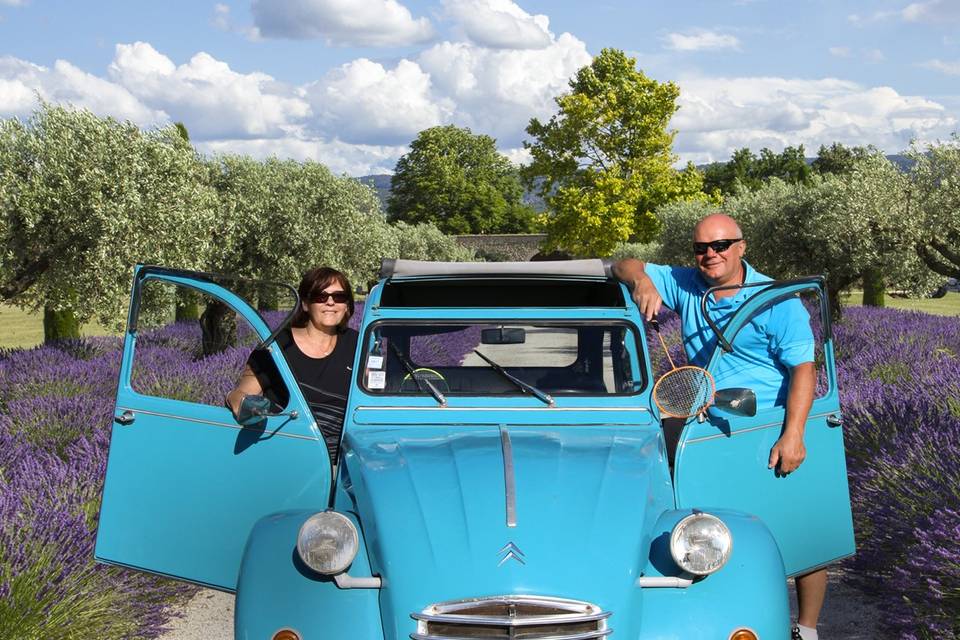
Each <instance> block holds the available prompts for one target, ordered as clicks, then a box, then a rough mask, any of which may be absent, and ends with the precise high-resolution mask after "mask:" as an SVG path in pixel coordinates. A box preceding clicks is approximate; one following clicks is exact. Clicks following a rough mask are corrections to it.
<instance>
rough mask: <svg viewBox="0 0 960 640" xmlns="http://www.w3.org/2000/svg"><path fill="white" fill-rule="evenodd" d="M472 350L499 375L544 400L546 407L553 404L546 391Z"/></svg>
mask: <svg viewBox="0 0 960 640" xmlns="http://www.w3.org/2000/svg"><path fill="white" fill-rule="evenodd" d="M473 352H474V353H475V354H477V355H478V356H480V357H481V358H483V359H484V361H485V362H486V363H487V364H489V365H490V366H491V367H493V370H494V371H496V372H497V373H499V374H500V375H502V376H503V377H504V378H506V379H507V380H509V381H510V382H512V383H513V384H515V385H517V386H518V387H520V389H521V390H523V391H526V392H527V393H532V394H533V395H534V396H536V398H537V399H538V400H540V401H542V402H545V403H546V404H547V406H548V407H552V406H554V402H553V398H552V397H551V396H550V395H549V394H546V393H544V392H543V391H540V389H537V388H536V387H535V386H533V385H532V384H527V383H526V382H524V381H523V380H521V379H520V378H518V377H517V376H515V375H513V374H511V373H508V372H507V370H506V369H504V368H503V367H501V366H500V365H498V364H497V363H496V362H494V361H493V360H491V359H490V358H488V357H487V356H485V355H483V354H482V353H480V352H479V351H477V350H476V349H474V350H473Z"/></svg>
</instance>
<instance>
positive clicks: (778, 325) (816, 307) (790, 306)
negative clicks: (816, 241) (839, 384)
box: [713, 287, 833, 408]
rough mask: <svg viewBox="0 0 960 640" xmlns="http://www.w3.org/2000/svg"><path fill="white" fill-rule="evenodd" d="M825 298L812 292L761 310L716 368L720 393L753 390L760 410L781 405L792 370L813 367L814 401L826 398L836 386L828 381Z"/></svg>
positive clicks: (788, 296) (778, 300) (749, 319)
mask: <svg viewBox="0 0 960 640" xmlns="http://www.w3.org/2000/svg"><path fill="white" fill-rule="evenodd" d="M822 295H823V293H822V290H821V289H819V288H818V287H810V288H808V289H803V290H800V291H792V292H790V293H785V294H783V295H779V296H772V297H770V299H768V300H766V301H764V303H763V304H761V305H759V306H757V307H756V308H755V309H754V310H753V311H752V312H751V313H750V314H749V316H748V317H747V318H746V319H745V321H744V322H743V324H741V325H740V326H739V328H738V329H737V330H736V332H735V333H734V334H733V336H732V338H731V339H730V343H731V346H732V347H733V352H732V353H723V352H721V353H720V355H719V357H718V358H717V360H716V362H715V364H714V366H713V373H714V375H715V377H716V384H717V388H718V389H723V388H728V387H749V388H752V389H754V391H755V392H756V393H757V397H758V406H759V407H760V408H763V407H769V406H783V405H784V404H785V401H786V396H787V390H788V388H789V380H790V375H789V374H790V369H792V367H794V366H796V365H798V364H801V363H804V362H813V363H814V366H815V370H816V376H817V385H816V391H815V396H814V397H816V398H820V397H823V396H825V395H827V394H828V393H829V391H830V389H831V385H832V384H833V383H832V381H831V380H830V379H829V378H828V376H827V366H826V351H825V349H824V341H825V339H826V335H825V331H824V329H825V324H824V319H823V314H822V313H821V309H823V308H825V305H823V304H822V303H823V299H822Z"/></svg>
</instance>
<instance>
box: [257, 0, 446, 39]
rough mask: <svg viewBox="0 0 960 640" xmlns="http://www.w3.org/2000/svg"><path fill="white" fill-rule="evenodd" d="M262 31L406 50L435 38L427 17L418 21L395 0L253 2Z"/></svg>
mask: <svg viewBox="0 0 960 640" xmlns="http://www.w3.org/2000/svg"><path fill="white" fill-rule="evenodd" d="M251 10H252V12H253V19H254V23H255V26H256V29H257V31H258V33H259V34H260V35H261V36H263V37H268V38H293V39H300V40H307V39H313V38H321V39H323V40H325V41H326V42H328V43H330V44H337V45H366V46H401V45H408V44H415V43H419V42H425V41H427V40H429V39H430V38H432V37H433V27H432V26H431V24H430V20H428V19H427V18H414V17H413V15H412V14H411V13H410V10H409V9H407V8H406V7H405V6H403V5H402V4H400V3H399V2H397V1H396V0H254V2H253V5H252V7H251Z"/></svg>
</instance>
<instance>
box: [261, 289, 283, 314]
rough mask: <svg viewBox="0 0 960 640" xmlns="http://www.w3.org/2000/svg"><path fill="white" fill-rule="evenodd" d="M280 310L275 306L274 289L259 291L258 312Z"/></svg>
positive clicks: (275, 296) (275, 291)
mask: <svg viewBox="0 0 960 640" xmlns="http://www.w3.org/2000/svg"><path fill="white" fill-rule="evenodd" d="M279 308H280V305H279V304H277V290H276V289H269V290H268V289H266V288H264V289H261V290H260V292H259V295H257V310H258V311H277V310H278V309H279Z"/></svg>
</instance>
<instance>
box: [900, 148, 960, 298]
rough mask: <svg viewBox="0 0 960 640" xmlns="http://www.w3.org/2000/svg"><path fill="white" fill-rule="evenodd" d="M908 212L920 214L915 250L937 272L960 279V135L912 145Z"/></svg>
mask: <svg viewBox="0 0 960 640" xmlns="http://www.w3.org/2000/svg"><path fill="white" fill-rule="evenodd" d="M910 157H911V158H912V159H913V160H914V161H915V164H914V166H913V170H912V171H911V173H910V182H911V185H910V206H909V212H908V215H910V216H911V217H913V216H920V218H921V220H922V226H923V230H924V233H923V235H922V237H921V239H920V242H919V244H918V245H917V250H918V252H919V255H920V257H921V259H922V260H923V262H924V264H926V265H927V267H929V268H930V269H931V270H932V271H933V272H934V273H936V274H938V275H939V276H945V277H952V278H958V279H960V137H958V136H957V135H956V134H954V136H953V138H952V139H951V140H950V141H948V142H940V143H937V144H931V145H929V146H927V147H926V148H925V149H922V148H919V147H917V148H914V149H913V150H912V151H911V154H910Z"/></svg>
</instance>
